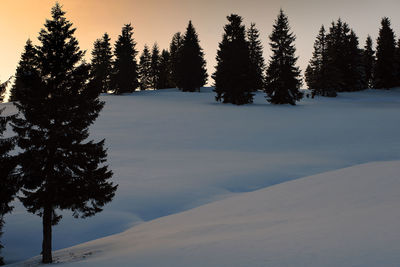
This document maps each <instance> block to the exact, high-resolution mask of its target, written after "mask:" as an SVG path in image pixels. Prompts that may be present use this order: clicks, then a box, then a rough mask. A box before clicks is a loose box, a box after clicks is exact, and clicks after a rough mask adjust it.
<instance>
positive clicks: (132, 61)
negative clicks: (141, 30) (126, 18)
mask: <svg viewBox="0 0 400 267" xmlns="http://www.w3.org/2000/svg"><path fill="white" fill-rule="evenodd" d="M132 35H133V28H132V26H131V24H126V25H125V26H124V27H123V28H122V33H121V35H119V36H118V40H117V42H116V43H115V50H114V56H115V60H114V66H113V75H112V77H111V78H112V79H111V84H112V87H113V90H114V93H115V94H123V93H131V92H133V91H135V89H136V88H137V87H138V86H139V81H138V69H137V63H136V56H137V53H138V52H137V51H136V49H135V46H136V43H135V41H134V40H133V38H132Z"/></svg>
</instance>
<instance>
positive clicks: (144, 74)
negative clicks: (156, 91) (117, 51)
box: [139, 45, 152, 90]
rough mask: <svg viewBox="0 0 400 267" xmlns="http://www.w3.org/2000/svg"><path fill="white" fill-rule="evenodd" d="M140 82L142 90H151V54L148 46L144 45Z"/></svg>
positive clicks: (140, 64) (140, 62) (141, 57)
mask: <svg viewBox="0 0 400 267" xmlns="http://www.w3.org/2000/svg"><path fill="white" fill-rule="evenodd" d="M139 80H140V82H139V84H140V90H147V89H150V88H151V86H152V80H151V54H150V50H149V47H148V46H147V45H144V48H143V52H142V54H141V56H140V61H139Z"/></svg>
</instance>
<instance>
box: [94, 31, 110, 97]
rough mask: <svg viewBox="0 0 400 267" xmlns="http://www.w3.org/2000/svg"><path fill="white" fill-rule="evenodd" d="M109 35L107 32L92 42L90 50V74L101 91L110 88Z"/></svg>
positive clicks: (103, 91) (105, 91)
mask: <svg viewBox="0 0 400 267" xmlns="http://www.w3.org/2000/svg"><path fill="white" fill-rule="evenodd" d="M110 40H111V39H110V37H109V36H108V34H107V33H105V34H104V35H103V37H102V38H101V39H97V40H96V41H95V42H94V48H93V51H92V69H91V72H92V75H93V80H92V81H93V82H94V86H96V87H98V88H99V90H100V91H101V92H102V93H107V92H108V91H110V90H111V75H112V57H113V55H112V51H111V44H110Z"/></svg>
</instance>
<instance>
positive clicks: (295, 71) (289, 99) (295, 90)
mask: <svg viewBox="0 0 400 267" xmlns="http://www.w3.org/2000/svg"><path fill="white" fill-rule="evenodd" d="M269 38H270V44H271V49H272V53H273V54H272V56H271V59H270V62H269V66H268V68H267V75H266V93H267V96H268V98H269V99H268V101H269V102H270V103H272V104H291V105H295V104H296V101H298V100H300V99H301V98H302V96H303V94H302V93H301V92H300V91H299V88H300V85H301V80H300V70H299V68H298V67H296V66H295V65H296V61H297V57H295V52H296V48H295V46H294V44H293V42H294V41H295V39H296V38H295V36H294V35H293V33H291V32H290V27H289V22H288V18H287V16H286V15H285V14H284V13H283V10H282V9H281V10H280V12H279V15H278V18H277V19H276V21H275V25H274V26H273V31H272V34H271V35H270V37H269Z"/></svg>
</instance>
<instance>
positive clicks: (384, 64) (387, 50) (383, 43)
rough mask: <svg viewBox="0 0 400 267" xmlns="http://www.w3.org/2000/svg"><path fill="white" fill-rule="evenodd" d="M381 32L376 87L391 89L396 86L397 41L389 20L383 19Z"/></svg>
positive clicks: (378, 44) (375, 79)
mask: <svg viewBox="0 0 400 267" xmlns="http://www.w3.org/2000/svg"><path fill="white" fill-rule="evenodd" d="M381 25H382V26H381V28H380V30H379V37H378V40H377V48H376V64H375V70H374V87H375V88H376V89H384V88H385V89H389V88H392V87H394V86H396V80H397V79H396V60H395V50H396V41H395V38H394V32H393V30H392V28H391V27H390V20H389V18H386V17H385V18H383V19H382V22H381Z"/></svg>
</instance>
